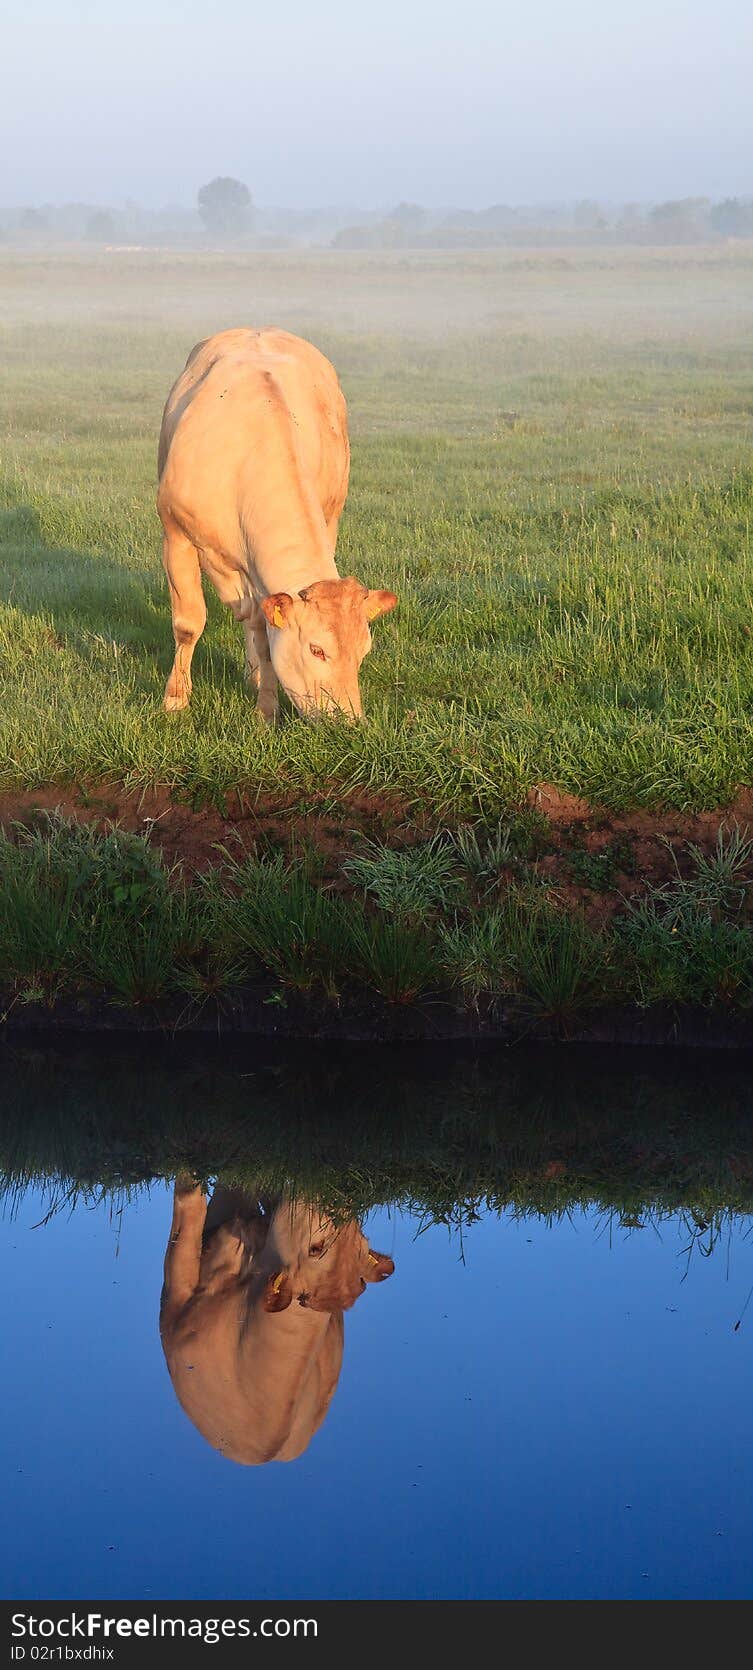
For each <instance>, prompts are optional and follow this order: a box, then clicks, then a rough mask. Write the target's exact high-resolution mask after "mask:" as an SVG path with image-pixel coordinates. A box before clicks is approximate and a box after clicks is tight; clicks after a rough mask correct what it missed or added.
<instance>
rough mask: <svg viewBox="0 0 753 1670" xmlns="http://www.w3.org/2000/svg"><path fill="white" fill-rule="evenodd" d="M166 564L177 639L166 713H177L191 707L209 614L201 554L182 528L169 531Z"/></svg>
mask: <svg viewBox="0 0 753 1670" xmlns="http://www.w3.org/2000/svg"><path fill="white" fill-rule="evenodd" d="M162 561H163V563H164V565H165V573H166V575H167V582H168V585H169V587H170V603H171V607H172V612H173V637H174V638H175V660H174V662H173V666H172V672H171V673H170V677H169V679H168V681H167V684H166V686H165V711H166V712H167V713H175V712H177V711H178V709H179V708H182V707H187V706H188V702H189V698H190V695H191V661H192V659H193V652H194V650H195V648H196V645H197V643H198V641H199V638H200V637H201V634H202V632H203V631H204V627H205V625H206V618H207V610H206V604H205V602H204V592H203V589H202V585H201V569H200V567H199V555H198V552H197V550H196V547H195V545H192V544H191V541H190V539H187V538H186V536H185V534H184V533H181V531H180V529H179V528H175V527H170V528H166V529H165V538H164V543H163V551H162Z"/></svg>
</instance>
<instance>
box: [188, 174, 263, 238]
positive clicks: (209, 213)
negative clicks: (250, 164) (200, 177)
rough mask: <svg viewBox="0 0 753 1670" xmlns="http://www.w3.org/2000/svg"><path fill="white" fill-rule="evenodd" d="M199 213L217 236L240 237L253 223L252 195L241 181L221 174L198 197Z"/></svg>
mask: <svg viewBox="0 0 753 1670" xmlns="http://www.w3.org/2000/svg"><path fill="white" fill-rule="evenodd" d="M198 202H199V214H200V215H201V218H202V220H203V222H204V225H205V227H206V229H207V231H208V232H211V233H212V235H213V236H214V237H226V238H237V237H240V235H241V233H242V232H248V231H249V230H250V228H251V222H252V204H251V193H250V191H249V189H248V186H244V184H243V181H242V180H233V179H231V178H230V176H228V175H218V176H217V178H216V179H215V180H210V181H209V183H208V185H205V186H202V187H201V189H200V191H199V194H198Z"/></svg>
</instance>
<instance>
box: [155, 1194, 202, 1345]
mask: <svg viewBox="0 0 753 1670" xmlns="http://www.w3.org/2000/svg"><path fill="white" fill-rule="evenodd" d="M206 1215H207V1197H206V1195H205V1193H204V1190H203V1189H202V1188H201V1185H200V1184H199V1183H197V1182H196V1180H195V1178H193V1177H188V1176H186V1175H185V1174H183V1175H181V1176H180V1177H176V1179H175V1192H174V1195H173V1221H172V1224H171V1227H170V1239H169V1241H168V1243H167V1251H166V1253H165V1280H164V1284H163V1288H162V1300H161V1304H160V1326H161V1327H166V1326H169V1324H170V1323H171V1322H173V1321H174V1320H175V1318H176V1317H177V1316H178V1314H179V1312H180V1311H181V1310H182V1309H183V1306H184V1305H186V1304H187V1303H188V1300H189V1299H191V1298H192V1297H193V1295H194V1293H195V1292H196V1289H197V1287H198V1285H199V1275H200V1271H201V1248H202V1236H203V1234H204V1223H205V1221H206Z"/></svg>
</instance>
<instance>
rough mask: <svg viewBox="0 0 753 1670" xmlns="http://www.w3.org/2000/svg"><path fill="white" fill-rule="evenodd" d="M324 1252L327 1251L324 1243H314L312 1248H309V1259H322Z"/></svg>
mask: <svg viewBox="0 0 753 1670" xmlns="http://www.w3.org/2000/svg"><path fill="white" fill-rule="evenodd" d="M324 1251H325V1247H324V1242H323V1241H312V1243H311V1246H310V1247H309V1257H310V1258H321V1257H322V1256H323V1254H324Z"/></svg>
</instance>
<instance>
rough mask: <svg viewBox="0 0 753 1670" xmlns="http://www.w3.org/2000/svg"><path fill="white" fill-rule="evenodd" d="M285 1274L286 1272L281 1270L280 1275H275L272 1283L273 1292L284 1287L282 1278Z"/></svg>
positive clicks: (277, 1291)
mask: <svg viewBox="0 0 753 1670" xmlns="http://www.w3.org/2000/svg"><path fill="white" fill-rule="evenodd" d="M284 1274H285V1271H284V1270H281V1271H280V1274H279V1276H275V1279H274V1281H273V1283H272V1292H273V1293H279V1291H280V1288H281V1287H282V1278H283V1276H284Z"/></svg>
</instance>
